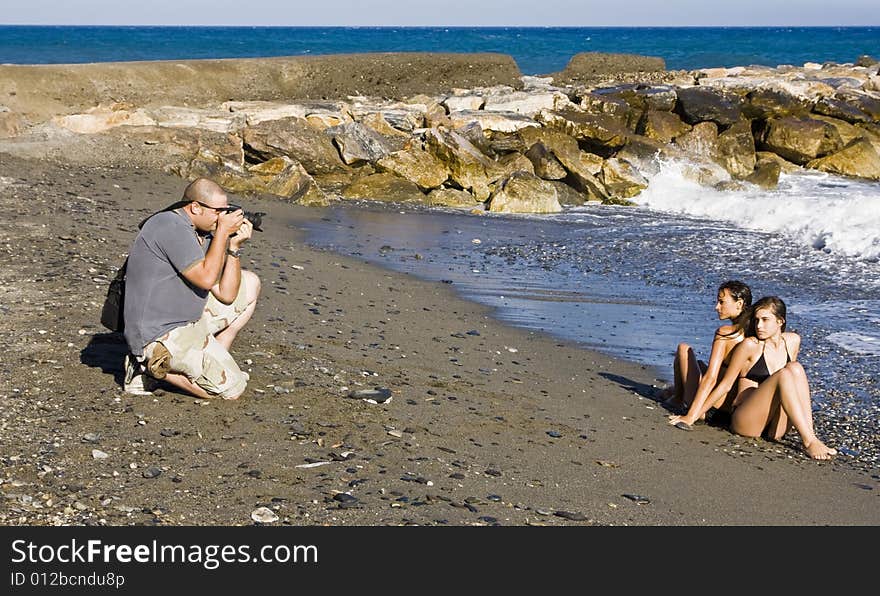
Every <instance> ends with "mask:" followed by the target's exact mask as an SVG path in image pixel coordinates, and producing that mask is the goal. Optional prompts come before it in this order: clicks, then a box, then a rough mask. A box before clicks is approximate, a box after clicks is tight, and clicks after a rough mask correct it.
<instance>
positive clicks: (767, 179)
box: [745, 154, 782, 190]
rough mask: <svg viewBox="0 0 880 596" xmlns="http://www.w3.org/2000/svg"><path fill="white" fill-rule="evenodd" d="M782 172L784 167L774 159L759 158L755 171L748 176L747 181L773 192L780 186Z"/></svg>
mask: <svg viewBox="0 0 880 596" xmlns="http://www.w3.org/2000/svg"><path fill="white" fill-rule="evenodd" d="M771 155H775V154H771ZM781 172H782V167H781V166H780V164H779V162H777V161H774V160H772V159H767V158H764V159H760V158H759V159H758V160H757V162H756V163H755V169H754V170H753V171H752V173H751V174H749V175H748V176H746V178H745V181H746V182H751V183H752V184H756V185H757V186H760V187H761V188H763V189H765V190H773V189H774V188H776V187H777V186H778V185H779V174H780V173H781Z"/></svg>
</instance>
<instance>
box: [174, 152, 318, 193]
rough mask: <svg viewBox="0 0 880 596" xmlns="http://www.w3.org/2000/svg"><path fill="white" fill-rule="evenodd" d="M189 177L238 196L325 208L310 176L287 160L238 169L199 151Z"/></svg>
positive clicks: (275, 159) (272, 160) (271, 161)
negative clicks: (270, 197) (267, 196)
mask: <svg viewBox="0 0 880 596" xmlns="http://www.w3.org/2000/svg"><path fill="white" fill-rule="evenodd" d="M189 177H190V178H192V179H194V178H197V177H205V178H209V179H211V180H213V181H214V182H216V183H217V184H219V185H220V186H222V187H223V188H224V189H225V190H226V191H227V192H231V193H234V194H239V195H245V196H250V195H257V194H272V195H275V196H278V197H282V198H285V199H288V200H290V201H295V202H300V203H302V204H305V205H327V204H328V201H327V197H326V196H325V195H324V192H323V191H322V190H321V189H320V188H319V187H318V185H317V184H316V183H315V181H314V180H313V179H312V177H311V176H309V174H308V173H307V172H306V171H305V169H304V168H303V167H302V166H301V165H300V164H299V163H297V162H295V161H293V160H292V159H290V158H288V157H276V158H274V159H271V160H269V161H268V162H265V163H262V164H257V165H254V166H250V167H248V168H242V167H239V166H237V165H235V164H231V163H229V162H226V161H223V160H222V159H221V158H219V156H216V155H213V154H211V153H210V152H207V151H202V152H201V153H200V154H199V156H198V157H197V159H196V160H194V161H193V164H192V165H191V166H190V171H189Z"/></svg>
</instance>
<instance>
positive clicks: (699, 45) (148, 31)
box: [0, 15, 880, 75]
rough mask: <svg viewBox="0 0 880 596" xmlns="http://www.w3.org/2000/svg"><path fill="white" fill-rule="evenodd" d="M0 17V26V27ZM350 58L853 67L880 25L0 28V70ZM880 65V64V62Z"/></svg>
mask: <svg viewBox="0 0 880 596" xmlns="http://www.w3.org/2000/svg"><path fill="white" fill-rule="evenodd" d="M2 18H3V17H2V15H0V19H2ZM356 52H501V53H504V54H510V55H511V56H513V58H514V59H515V60H516V62H517V64H518V65H519V68H520V70H521V71H522V72H523V74H527V75H537V74H547V73H552V72H557V71H560V70H562V69H563V68H565V65H566V64H567V63H568V60H569V59H570V58H571V57H572V55H574V54H576V53H578V52H623V53H634V54H644V55H649V56H659V57H661V58H663V59H664V60H665V61H666V67H667V68H669V69H694V68H708V67H715V66H727V67H730V66H743V65H749V64H763V65H767V66H776V65H779V64H794V65H801V64H803V63H804V62H808V61H809V62H825V61H832V62H839V63H843V62H853V61H855V60H856V59H857V58H858V57H859V56H861V55H864V54H869V55H870V54H875V55H878V54H880V27H877V26H874V27H643V28H641V27H640V28H636V27H572V28H562V27H560V28H557V27H553V28H545V27H479V28H465V27H412V28H407V27H98V26H95V27H82V26H77V27H73V26H51V27H50V26H3V25H0V63H11V64H64V63H80V62H114V61H129V60H182V59H201V58H251V57H260V56H302V55H316V54H339V53H356ZM878 57H880V56H878Z"/></svg>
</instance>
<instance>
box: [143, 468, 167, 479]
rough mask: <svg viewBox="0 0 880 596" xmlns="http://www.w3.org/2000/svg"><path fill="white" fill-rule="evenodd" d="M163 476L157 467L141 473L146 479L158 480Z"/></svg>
mask: <svg viewBox="0 0 880 596" xmlns="http://www.w3.org/2000/svg"><path fill="white" fill-rule="evenodd" d="M161 474H162V470H160V469H159V468H156V467H151V468H147V469H146V470H144V471H143V472H142V473H141V476H143V477H144V478H158V477H159V476H160V475H161Z"/></svg>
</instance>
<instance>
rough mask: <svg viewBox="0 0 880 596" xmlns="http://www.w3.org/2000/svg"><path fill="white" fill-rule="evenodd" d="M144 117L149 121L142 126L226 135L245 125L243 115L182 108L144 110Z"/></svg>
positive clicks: (164, 107) (163, 107) (245, 121)
mask: <svg viewBox="0 0 880 596" xmlns="http://www.w3.org/2000/svg"><path fill="white" fill-rule="evenodd" d="M145 115H146V117H147V118H148V120H149V121H145V122H143V124H144V125H149V124H155V125H157V126H162V127H168V128H199V129H202V130H211V131H214V132H225V133H228V132H237V131H239V130H241V129H242V128H244V127H245V125H246V124H247V120H246V118H245V115H244V114H239V113H234V114H231V113H229V112H228V111H221V110H214V109H205V108H190V107H184V106H161V107H159V108H155V109H151V110H146V111H145Z"/></svg>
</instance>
